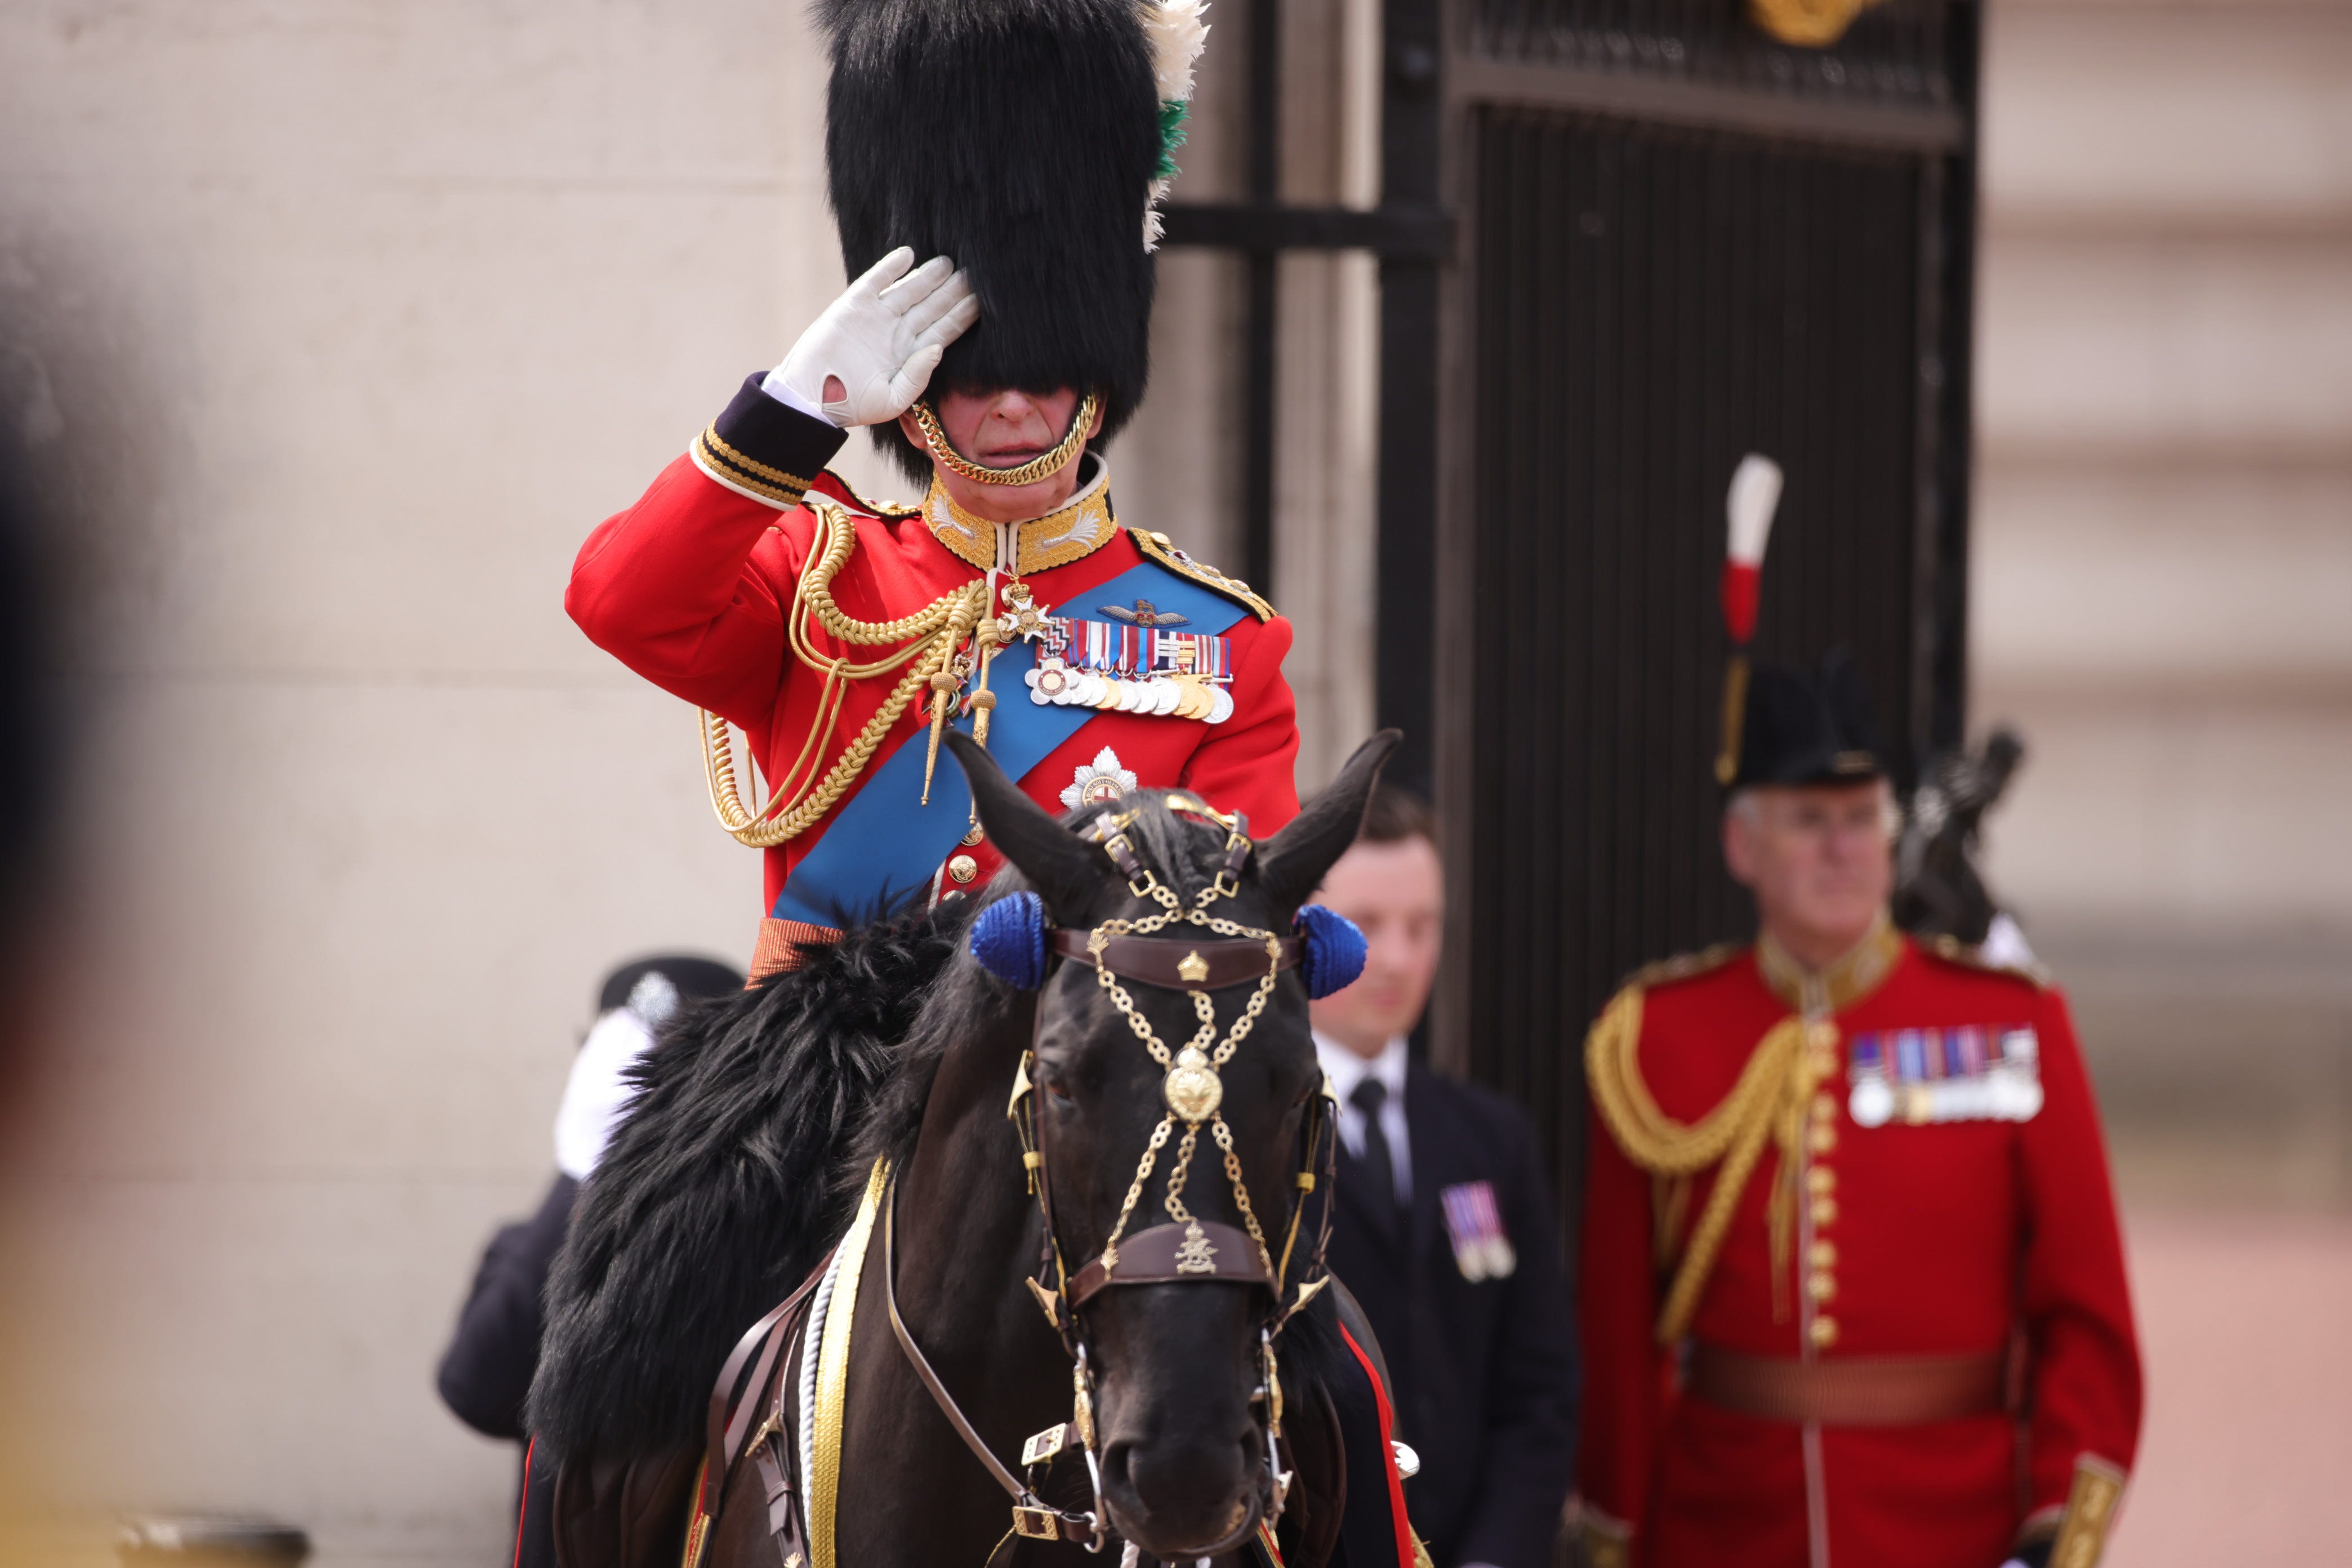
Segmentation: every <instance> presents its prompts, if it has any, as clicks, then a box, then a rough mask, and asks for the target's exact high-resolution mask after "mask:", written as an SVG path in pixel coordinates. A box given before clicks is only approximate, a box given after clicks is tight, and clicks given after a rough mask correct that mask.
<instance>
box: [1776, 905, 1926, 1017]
mask: <svg viewBox="0 0 2352 1568" xmlns="http://www.w3.org/2000/svg"><path fill="white" fill-rule="evenodd" d="M1902 954H1903V937H1902V933H1900V932H1899V931H1896V930H1895V922H1894V921H1891V920H1889V919H1887V917H1886V911H1885V910H1879V911H1878V920H1877V922H1876V923H1875V924H1874V925H1873V926H1872V927H1871V928H1870V934H1869V935H1868V936H1865V937H1864V938H1863V939H1862V940H1861V941H1860V942H1855V943H1854V944H1853V947H1851V948H1849V949H1848V950H1847V951H1846V952H1843V953H1841V954H1839V955H1838V956H1837V957H1836V958H1834V959H1832V960H1831V961H1830V963H1829V964H1828V966H1827V967H1825V968H1823V969H1822V970H1820V971H1819V972H1815V971H1813V970H1810V969H1807V968H1806V967H1805V966H1804V965H1803V964H1801V963H1798V962H1797V960H1796V958H1795V957H1794V956H1793V955H1791V954H1790V952H1789V950H1788V949H1787V948H1785V947H1782V946H1781V945H1780V943H1779V942H1775V941H1773V940H1772V934H1771V932H1769V931H1767V932H1765V933H1764V934H1763V935H1761V936H1759V937H1758V938H1757V939H1756V968H1757V971H1758V973H1761V974H1762V975H1763V976H1764V984H1767V985H1769V986H1770V987H1771V988H1772V994H1774V995H1776V996H1778V997H1780V1000H1781V1001H1783V1002H1786V1003H1787V1004H1788V1005H1790V1006H1791V1007H1793V1008H1795V1009H1796V1010H1797V1011H1798V1012H1800V1013H1802V1014H1804V1015H1805V1016H1808V1017H1814V1016H1822V1015H1826V1014H1830V1013H1842V1012H1843V1011H1845V1009H1847V1008H1848V1007H1851V1006H1853V1005H1854V1004H1855V1003H1856V1002H1859V1001H1861V1000H1862V999H1863V998H1864V997H1865V996H1867V995H1869V994H1871V993H1872V992H1874V991H1875V990H1877V989H1878V988H1879V986H1880V985H1881V984H1885V980H1886V977H1887V975H1888V974H1890V973H1893V972H1894V969H1895V960H1896V959H1897V958H1899V957H1901V956H1902Z"/></svg>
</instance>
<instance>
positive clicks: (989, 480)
mask: <svg viewBox="0 0 2352 1568" xmlns="http://www.w3.org/2000/svg"><path fill="white" fill-rule="evenodd" d="M1101 405H1102V400H1101V399H1100V398H1098V397H1097V396H1096V395H1094V394H1093V393H1091V392H1089V393H1087V395H1085V396H1084V397H1082V398H1080V399H1078V411H1077V413H1076V414H1075V415H1073V416H1071V417H1070V430H1069V434H1067V435H1066V436H1064V437H1062V439H1061V441H1060V443H1059V444H1058V445H1056V446H1055V448H1054V449H1053V450H1052V451H1050V452H1048V453H1046V454H1045V456H1044V457H1042V458H1031V459H1029V461H1027V462H1025V463H1024V464H1022V465H1021V466H1020V467H1019V468H987V467H984V466H982V464H979V463H975V462H973V461H972V460H971V458H967V457H965V456H964V455H963V454H962V453H961V452H959V451H957V450H956V449H955V443H953V442H952V441H950V440H949V439H948V433H947V432H946V431H945V430H943V429H941V428H940V416H938V415H936V414H934V413H932V412H931V405H929V403H927V402H924V401H923V400H921V399H920V398H918V399H917V400H916V402H915V405H914V415H915V423H916V424H917V425H918V426H920V427H921V428H922V432H923V445H924V446H926V447H929V448H930V451H931V460H932V461H933V462H936V463H938V464H939V465H940V467H941V468H949V469H951V470H953V471H954V472H956V473H959V474H961V475H962V476H963V477H964V478H965V479H970V480H971V481H972V482H973V483H975V484H982V485H1034V484H1035V483H1036V482H1037V481H1038V480H1039V479H1045V478H1047V477H1048V476H1050V475H1054V474H1058V473H1060V472H1061V471H1062V470H1063V469H1064V468H1067V467H1069V465H1070V462H1071V460H1072V459H1073V458H1076V457H1077V455H1078V454H1079V452H1081V451H1083V450H1084V449H1085V447H1086V444H1087V432H1088V430H1089V428H1090V427H1091V426H1093V424H1094V422H1095V410H1096V409H1097V408H1098V407H1100V406H1101Z"/></svg>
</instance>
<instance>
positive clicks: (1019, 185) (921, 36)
mask: <svg viewBox="0 0 2352 1568" xmlns="http://www.w3.org/2000/svg"><path fill="white" fill-rule="evenodd" d="M1138 3H1139V0H817V5H818V9H817V17H818V21H819V23H820V25H821V26H822V27H823V28H824V34H825V37H826V39H827V42H828V44H829V46H830V47H831V49H832V53H833V83H832V88H831V90H830V92H829V94H828V96H827V99H826V102H825V130H824V155H825V171H826V175H827V178H828V181H829V183H830V186H831V195H832V198H833V210H834V216H835V219H836V220H837V221H838V222H839V224H840V227H841V258H842V261H843V262H844V264H845V266H846V267H847V268H848V275H849V276H850V277H852V278H856V277H858V276H859V275H861V274H863V273H864V272H865V271H866V268H869V267H871V266H873V265H874V263H875V262H876V261H877V260H879V259H880V258H882V257H883V256H884V255H886V254H887V253H888V252H889V251H890V250H892V249H894V248H896V247H898V246H901V245H906V246H912V247H914V251H915V259H916V261H917V263H918V264H920V263H921V262H923V261H925V260H928V259H929V258H931V257H934V256H945V257H948V258H951V259H952V260H953V261H954V262H955V264H956V265H957V266H958V267H961V268H963V270H964V272H965V274H966V275H967V276H968V277H969V278H970V279H971V285H972V289H973V291H974V293H975V294H976V295H977V296H978V297H979V300H980V321H978V323H977V324H975V325H974V326H973V327H972V328H971V331H968V332H966V333H965V334H964V335H963V336H962V337H961V338H960V339H958V340H957V341H956V342H954V343H953V344H951V345H950V347H949V349H948V351H947V357H946V358H945V359H944V360H943V361H942V362H941V363H940V368H939V370H938V372H937V373H936V374H934V375H933V376H932V378H931V384H932V385H933V386H934V387H940V388H944V387H971V388H983V387H999V386H1013V387H1019V388H1021V389H1023V390H1024V391H1028V392H1050V391H1053V390H1054V389H1055V388H1057V387H1063V386H1074V387H1077V388H1079V389H1080V390H1082V391H1083V390H1087V389H1092V390H1094V391H1096V392H1097V393H1099V394H1100V395H1102V398H1103V402H1104V409H1103V435H1104V437H1108V436H1110V435H1112V434H1113V433H1115V432H1116V431H1117V430H1118V428H1119V426H1122V425H1124V424H1125V423H1126V422H1127V420H1128V418H1129V416H1131V415H1132V414H1134V412H1135V409H1136V405H1138V404H1139V403H1141V402H1142V401H1143V387H1144V382H1145V380H1146V378H1147V377H1148V375H1149V374H1150V316H1151V287H1152V266H1151V257H1150V253H1149V252H1148V251H1147V250H1146V249H1145V248H1144V240H1143V231H1144V206H1145V204H1146V202H1147V200H1148V199H1149V192H1150V184H1151V180H1152V177H1153V174H1154V173H1155V172H1156V170H1157V168H1158V165H1159V163H1160V116H1159V94H1158V90H1157V88H1156V85H1155V82H1154V78H1153V74H1152V53H1151V47H1150V42H1149V41H1148V39H1147V37H1146V35H1145V31H1144V26H1143V20H1142V17H1141V16H1140V15H1139V9H1138ZM875 431H876V437H877V440H878V441H879V442H880V443H881V444H882V446H883V448H884V450H886V451H890V452H892V453H893V454H894V455H895V456H896V457H898V459H899V461H900V464H901V466H902V467H903V468H906V469H907V471H908V474H909V475H910V476H911V477H914V478H916V479H927V478H928V477H929V472H930V468H929V459H928V458H925V457H924V455H923V453H922V450H921V448H920V447H917V446H915V445H913V444H912V443H910V442H908V440H907V439H906V437H905V436H904V435H903V434H902V433H901V432H900V431H899V429H898V426H897V424H896V423H895V422H893V423H887V424H883V425H879V426H876V427H875Z"/></svg>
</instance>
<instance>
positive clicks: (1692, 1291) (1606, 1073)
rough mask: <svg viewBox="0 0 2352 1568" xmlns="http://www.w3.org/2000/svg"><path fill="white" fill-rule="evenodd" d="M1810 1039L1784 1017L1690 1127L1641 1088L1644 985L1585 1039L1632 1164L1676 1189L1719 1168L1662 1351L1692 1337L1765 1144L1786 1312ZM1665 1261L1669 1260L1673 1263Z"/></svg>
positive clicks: (1775, 1270) (1606, 1110) (1631, 990)
mask: <svg viewBox="0 0 2352 1568" xmlns="http://www.w3.org/2000/svg"><path fill="white" fill-rule="evenodd" d="M1804 1037H1805V1031H1804V1023H1803V1021H1802V1020H1801V1019H1799V1018H1795V1017H1789V1018H1783V1019H1781V1020H1780V1022H1779V1023H1777V1024H1775V1025H1773V1026H1772V1027H1771V1028H1769V1029H1768V1030H1766V1031H1765V1033H1764V1037H1763V1038H1762V1039H1761V1040H1759V1041H1758V1042H1757V1044H1756V1048H1755V1050H1754V1051H1752V1052H1750V1053H1749V1055H1748V1065H1747V1066H1746V1067H1745V1068H1741V1069H1740V1074H1739V1081H1738V1083H1736V1084H1734V1085H1733V1086H1732V1089H1731V1092H1730V1093H1729V1094H1727V1095H1726V1096H1724V1098H1723V1101H1722V1103H1721V1104H1719V1105H1717V1107H1716V1108H1715V1109H1714V1110H1710V1111H1708V1112H1707V1113H1706V1115H1705V1116H1704V1117H1702V1118H1700V1119H1699V1120H1698V1121H1696V1122H1695V1123H1692V1124H1690V1125H1687V1126H1685V1124H1684V1123H1682V1122H1679V1121H1675V1119H1674V1118H1672V1117H1670V1116H1668V1115H1667V1114H1666V1113H1665V1112H1664V1111H1663V1110H1659V1109H1658V1102H1657V1100H1655V1099H1654V1098H1653V1097H1652V1096H1651V1094H1650V1088H1649V1085H1648V1084H1646V1083H1644V1082H1643V1080H1642V1064H1641V1046H1642V988H1641V987H1640V986H1638V985H1629V986H1627V987H1626V988H1625V989H1624V990H1622V991H1621V992H1619V993H1618V994H1616V996H1615V997H1614V998H1612V1000H1611V1002H1610V1004H1609V1005H1608V1006H1607V1007H1606V1008H1604V1009H1603V1010H1602V1011H1601V1018H1600V1021H1599V1022H1597V1023H1595V1024H1594V1025H1593V1026H1592V1032H1591V1034H1590V1035H1588V1036H1587V1037H1585V1042H1584V1070H1585V1076H1586V1077H1587V1079H1590V1080H1591V1085H1592V1103H1593V1107H1594V1109H1595V1110H1598V1111H1599V1112H1600V1113H1601V1122H1602V1124H1603V1125H1604V1126H1606V1127H1607V1128H1608V1129H1609V1135H1610V1136H1611V1137H1612V1138H1613V1139H1615V1140H1616V1141H1617V1146H1618V1147H1619V1148H1620V1149H1622V1150H1623V1151H1624V1152H1625V1157H1626V1158H1627V1159H1628V1160H1630V1161H1632V1162H1633V1164H1634V1165H1635V1166H1636V1167H1637V1168H1638V1169H1640V1170H1643V1171H1645V1172H1647V1173H1649V1174H1651V1175H1652V1176H1654V1177H1657V1178H1660V1179H1661V1181H1662V1182H1664V1183H1671V1184H1675V1186H1676V1187H1679V1186H1680V1184H1683V1183H1685V1182H1687V1180H1688V1179H1689V1178H1690V1177H1692V1176H1694V1175H1696V1174H1697V1173H1699V1172H1701V1171H1705V1170H1706V1169H1708V1168H1710V1167H1712V1166H1716V1165H1718V1164H1719V1165H1720V1166H1721V1167H1722V1170H1721V1173H1719V1174H1718V1175H1717V1177H1716V1181H1715V1186H1714V1189H1713V1190H1712V1191H1711V1192H1709V1193H1708V1194H1707V1199H1706V1209H1705V1210H1704V1211H1702V1212H1701V1214H1700V1215H1699V1218H1698V1224H1697V1225H1696V1226H1695V1227H1693V1229H1692V1231H1691V1235H1690V1241H1689V1243H1688V1245H1687V1246H1685V1247H1683V1248H1682V1257H1681V1261H1680V1263H1679V1265H1678V1266H1677V1267H1676V1268H1675V1277H1674V1283H1673V1285H1672V1286H1671V1287H1670V1288H1669V1289H1667V1292H1666V1300H1665V1305H1664V1307H1663V1308H1661V1309H1660V1310H1659V1312H1658V1324H1657V1342H1658V1343H1660V1344H1662V1345H1670V1344H1673V1343H1674V1342H1675V1341H1677V1340H1679V1339H1681V1338H1682V1337H1683V1335H1684V1333H1685V1332H1686V1331H1688V1330H1689V1328H1690V1321H1691V1315H1692V1313H1694V1312H1695V1311H1696V1310H1697V1308H1698V1299H1699V1294H1700V1292H1701V1291H1702V1290H1704V1289H1706V1279H1707V1275H1708V1273H1709V1272H1710V1271H1711V1270H1712V1269H1713V1268H1714V1267H1715V1260H1716V1258H1717V1255H1718V1254H1719V1253H1720V1252H1721V1251H1722V1249H1723V1238H1724V1236H1725V1234H1726V1233H1727V1231H1728V1230H1729V1229H1730V1228H1731V1215H1732V1211H1733V1210H1734V1209H1735V1208H1737V1207H1738V1204H1739V1196H1740V1194H1742V1193H1743V1192H1745V1191H1746V1190H1747V1187H1748V1177H1749V1176H1750V1175H1752V1174H1754V1173H1755V1170H1756V1162H1757V1159H1758V1158H1759V1156H1760V1155H1761V1154H1762V1153H1763V1152H1764V1140H1765V1139H1766V1137H1767V1136H1770V1137H1772V1138H1773V1139H1774V1141H1775V1142H1777V1143H1778V1144H1779V1146H1780V1181H1779V1182H1778V1183H1777V1184H1775V1191H1774V1193H1773V1194H1772V1208H1771V1229H1772V1236H1771V1245H1772V1277H1773V1280H1774V1295H1775V1302H1776V1312H1775V1316H1776V1317H1777V1316H1780V1315H1783V1313H1784V1311H1785V1309H1784V1308H1781V1307H1780V1306H1779V1298H1780V1290H1781V1289H1782V1288H1783V1286H1782V1283H1781V1282H1782V1280H1783V1279H1784V1277H1785V1276H1786V1275H1787V1273H1788V1264H1789V1257H1790V1236H1791V1234H1792V1231H1793V1227H1794V1225H1795V1220H1796V1194H1797V1184H1796V1171H1797V1147H1798V1139H1799V1138H1800V1136H1801V1133H1802V1130H1803V1118H1804V1113H1805V1108H1806V1107H1807V1106H1808V1105H1809V1104H1811V1100H1812V1095H1813V1071H1812V1067H1811V1063H1810V1061H1809V1060H1808V1059H1807V1056H1806V1052H1805V1050H1804V1048H1803V1047H1804ZM1667 1256H1668V1258H1670V1257H1671V1254H1670V1253H1669V1254H1668V1255H1667Z"/></svg>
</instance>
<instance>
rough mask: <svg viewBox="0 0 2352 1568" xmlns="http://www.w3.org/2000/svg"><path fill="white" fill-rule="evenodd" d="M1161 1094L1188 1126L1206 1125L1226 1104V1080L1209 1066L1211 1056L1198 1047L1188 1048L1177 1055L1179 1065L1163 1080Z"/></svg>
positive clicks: (1170, 1069)
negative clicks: (1221, 1106) (1194, 1124)
mask: <svg viewBox="0 0 2352 1568" xmlns="http://www.w3.org/2000/svg"><path fill="white" fill-rule="evenodd" d="M1160 1092H1161V1093H1162V1094H1164V1095H1165V1096H1167V1098H1168V1109H1169V1110H1172V1111H1174V1112H1175V1113H1176V1115H1177V1118H1178V1120H1180V1121H1185V1122H1194V1121H1207V1120H1208V1119H1209V1118H1210V1117H1212V1116H1214V1115H1215V1114H1216V1113H1217V1107H1218V1106H1219V1105H1221V1104H1223V1102H1224V1098H1225V1083H1224V1079H1221V1078H1219V1077H1218V1076H1217V1069H1216V1068H1213V1067H1211V1066H1210V1065H1209V1058H1208V1056H1207V1055H1206V1054H1205V1053H1204V1052H1202V1049H1201V1047H1198V1046H1186V1047H1184V1048H1183V1050H1182V1051H1181V1052H1179V1053H1178V1054H1177V1058H1176V1065H1175V1066H1174V1067H1172V1068H1169V1069H1168V1076H1167V1077H1166V1078H1165V1079H1162V1080H1160Z"/></svg>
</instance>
